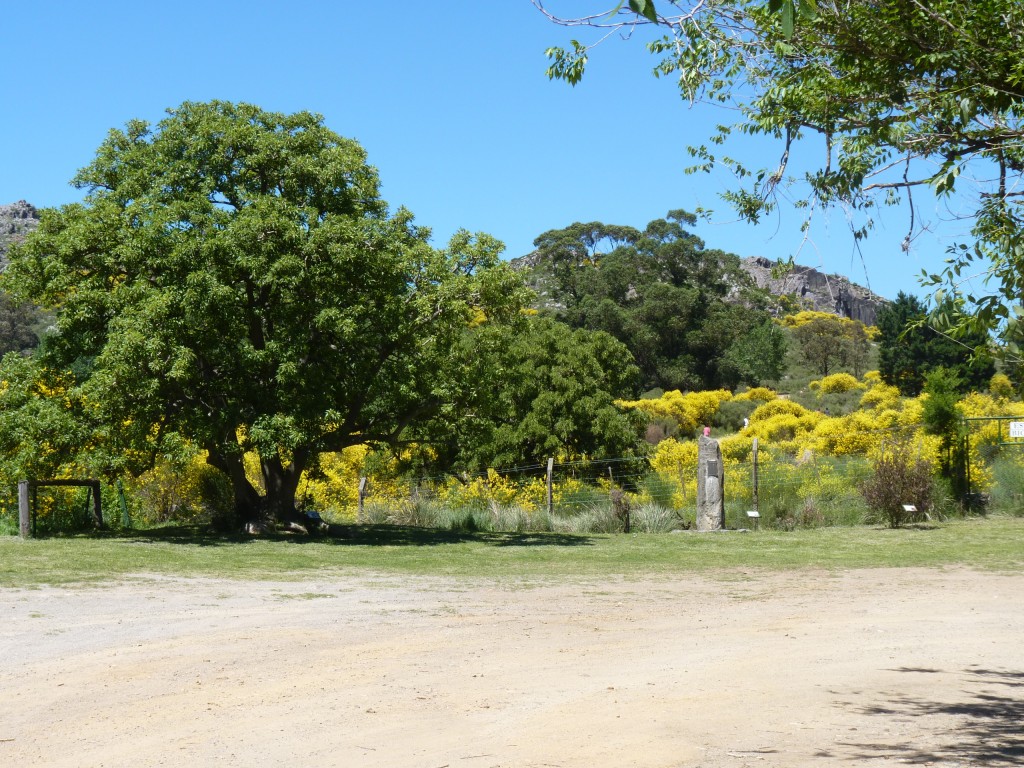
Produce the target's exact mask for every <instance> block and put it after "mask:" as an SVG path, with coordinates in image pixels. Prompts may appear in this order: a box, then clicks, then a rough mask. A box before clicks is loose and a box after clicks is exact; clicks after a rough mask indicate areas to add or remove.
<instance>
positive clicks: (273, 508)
mask: <svg viewBox="0 0 1024 768" xmlns="http://www.w3.org/2000/svg"><path fill="white" fill-rule="evenodd" d="M306 458H307V452H306V451H304V450H301V449H300V450H296V451H295V452H294V455H293V456H292V460H291V461H290V462H289V463H288V464H287V465H285V463H284V462H283V461H281V458H280V456H272V457H270V458H265V459H261V460H260V469H261V472H262V474H263V485H264V487H266V489H267V499H266V509H267V517H268V518H269V519H270V520H271V521H276V522H279V523H289V522H291V523H302V522H304V521H303V520H300V517H299V513H298V510H296V509H295V493H296V491H298V488H299V480H300V478H301V477H302V471H303V470H304V469H305V468H306Z"/></svg>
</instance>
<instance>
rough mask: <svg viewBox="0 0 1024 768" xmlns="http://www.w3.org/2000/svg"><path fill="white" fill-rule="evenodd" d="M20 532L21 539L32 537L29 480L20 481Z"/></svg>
mask: <svg viewBox="0 0 1024 768" xmlns="http://www.w3.org/2000/svg"><path fill="white" fill-rule="evenodd" d="M18 531H19V532H20V533H21V538H23V539H27V538H29V537H30V536H31V535H32V515H31V512H30V511H29V503H28V480H19V481H18Z"/></svg>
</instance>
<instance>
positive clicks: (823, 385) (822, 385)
mask: <svg viewBox="0 0 1024 768" xmlns="http://www.w3.org/2000/svg"><path fill="white" fill-rule="evenodd" d="M809 386H810V388H811V390H812V391H817V392H819V393H820V394H822V395H831V394H835V393H837V392H850V391H851V390H854V389H864V388H865V387H867V384H862V383H861V382H859V381H858V380H857V379H856V377H854V376H851V375H850V374H849V373H833V374H832V375H831V376H826V377H825V378H823V379H816V380H815V381H812V382H811V383H810V385H809Z"/></svg>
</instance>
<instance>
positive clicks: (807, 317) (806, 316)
mask: <svg viewBox="0 0 1024 768" xmlns="http://www.w3.org/2000/svg"><path fill="white" fill-rule="evenodd" d="M835 318H836V315H835V314H834V313H833V312H818V311H816V310H812V309H805V310H803V311H801V312H796V313H794V314H792V315H786V316H784V317H783V318H782V321H781V322H782V325H783V326H785V327H786V328H799V327H800V326H801V325H807V323H813V322H814V321H815V320H833V319H835ZM840 319H841V320H843V319H845V318H840Z"/></svg>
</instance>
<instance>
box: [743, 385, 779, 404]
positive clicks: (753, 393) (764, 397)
mask: <svg viewBox="0 0 1024 768" xmlns="http://www.w3.org/2000/svg"><path fill="white" fill-rule="evenodd" d="M777 397H778V394H777V393H776V392H775V390H774V389H769V388H768V387H752V388H751V389H748V390H747V391H746V392H740V393H739V394H738V395H736V396H735V397H733V400H741V401H742V400H755V401H757V402H761V403H767V402H768V401H770V400H774V399H775V398H777Z"/></svg>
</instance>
